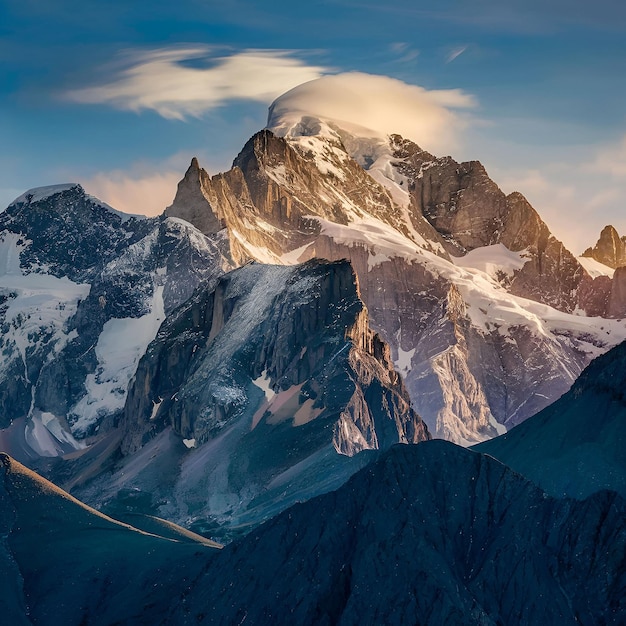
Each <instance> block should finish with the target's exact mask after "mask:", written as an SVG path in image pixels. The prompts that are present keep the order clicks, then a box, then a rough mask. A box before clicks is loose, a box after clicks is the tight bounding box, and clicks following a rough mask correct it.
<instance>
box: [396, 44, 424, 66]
mask: <svg viewBox="0 0 626 626" xmlns="http://www.w3.org/2000/svg"><path fill="white" fill-rule="evenodd" d="M389 49H390V50H391V52H393V53H394V54H397V55H398V57H399V58H398V59H396V61H397V62H399V63H410V62H411V61H415V59H417V57H418V56H419V54H420V51H419V50H418V49H417V48H413V47H412V46H411V44H408V43H406V42H405V41H397V42H395V43H392V44H391V45H390V46H389Z"/></svg>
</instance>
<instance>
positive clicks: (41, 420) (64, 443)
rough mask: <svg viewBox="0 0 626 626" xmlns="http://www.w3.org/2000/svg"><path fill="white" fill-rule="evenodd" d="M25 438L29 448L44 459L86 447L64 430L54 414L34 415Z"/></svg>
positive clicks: (28, 423)
mask: <svg viewBox="0 0 626 626" xmlns="http://www.w3.org/2000/svg"><path fill="white" fill-rule="evenodd" d="M24 437H25V439H26V443H27V444H28V445H29V447H30V448H31V449H32V450H34V451H35V452H36V453H37V454H39V455H40V456H44V457H55V456H60V455H62V454H65V453H67V452H68V451H71V450H82V449H84V448H85V447H86V446H85V444H83V443H80V442H78V441H76V439H74V437H72V435H71V434H70V433H69V432H67V430H65V428H63V426H62V425H61V422H60V421H59V418H58V417H56V415H54V414H52V413H47V412H42V413H38V414H36V415H33V416H32V417H31V419H30V420H29V421H28V422H27V424H26V428H25V431H24Z"/></svg>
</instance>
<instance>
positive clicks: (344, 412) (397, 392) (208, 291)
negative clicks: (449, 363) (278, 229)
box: [78, 260, 429, 533]
mask: <svg viewBox="0 0 626 626" xmlns="http://www.w3.org/2000/svg"><path fill="white" fill-rule="evenodd" d="M123 430H124V434H123V438H122V448H121V449H122V452H123V453H124V454H125V455H126V456H127V458H126V459H125V460H123V461H122V462H121V463H120V464H119V466H118V467H117V468H116V469H115V470H114V473H113V475H112V476H110V475H109V476H104V477H103V478H101V479H99V480H97V481H96V482H95V483H94V484H92V485H88V486H86V487H85V488H84V490H82V491H79V492H78V493H80V494H81V496H82V497H84V498H85V499H86V500H87V501H89V502H91V503H98V504H99V505H100V506H103V505H104V506H108V507H109V508H110V509H111V510H118V511H119V510H120V508H121V507H122V503H121V502H120V499H119V497H118V496H119V492H120V489H123V490H125V491H128V490H135V493H138V492H140V491H143V492H145V493H146V497H147V498H148V500H149V501H150V502H149V505H148V506H149V507H155V508H153V509H152V508H148V512H159V513H160V514H161V515H162V516H166V517H168V518H170V519H176V520H178V521H184V520H186V521H187V523H190V522H192V523H194V524H195V525H196V526H195V527H197V528H203V529H207V528H211V529H212V532H214V533H216V532H221V533H223V532H227V531H228V532H236V529H237V528H238V526H239V525H241V524H244V523H245V524H252V523H254V524H256V523H258V522H259V521H260V520H261V519H263V518H264V517H265V516H266V515H268V510H269V509H268V507H271V510H272V511H276V510H282V509H283V508H285V507H286V506H288V505H289V503H291V502H293V501H295V500H296V499H299V498H300V497H301V495H302V492H303V490H307V491H308V493H310V494H312V493H319V492H320V491H325V490H327V489H328V488H330V486H332V485H337V484H341V482H342V481H344V480H345V479H346V478H347V476H348V475H350V474H351V473H353V472H354V471H356V470H357V469H358V468H359V467H361V466H362V464H363V462H364V461H365V460H366V459H367V457H363V456H361V455H359V457H358V458H355V459H354V461H351V460H350V461H348V460H347V459H346V460H341V459H340V456H339V455H346V456H348V457H354V455H356V454H357V453H359V452H362V451H364V450H379V449H386V448H388V447H389V446H391V445H392V444H394V443H398V442H402V443H418V442H420V441H423V440H426V439H428V438H429V434H428V430H427V428H426V426H425V425H424V423H423V422H422V420H421V418H420V417H419V416H418V415H417V414H416V413H415V412H414V411H413V409H412V408H411V406H410V400H409V396H408V393H407V391H406V389H405V387H404V385H403V383H402V380H401V378H400V376H399V374H398V373H397V372H396V371H395V369H394V367H393V364H392V362H391V359H390V354H389V348H388V347H387V346H386V345H385V344H384V343H383V342H382V340H381V339H380V337H378V336H377V335H376V334H375V333H374V332H373V331H372V330H371V329H370V328H369V324H368V315H367V311H366V309H365V307H364V306H363V304H362V302H361V300H360V299H359V294H358V287H357V282H356V277H355V275H354V273H353V271H352V268H351V267H350V265H349V264H348V263H347V262H345V261H342V262H336V263H328V262H321V261H318V260H314V261H310V262H308V263H305V264H303V265H300V266H293V267H290V266H287V267H285V266H268V265H260V264H256V263H253V264H248V265H246V266H244V267H242V268H239V269H238V270H235V271H233V272H230V273H229V274H226V275H225V276H223V277H222V278H220V279H219V280H217V282H216V283H214V284H213V285H211V286H207V287H203V288H200V289H199V290H198V291H197V292H196V294H195V295H194V296H193V297H192V298H191V299H190V300H188V301H187V302H186V303H185V304H184V305H182V306H181V307H180V308H179V309H178V310H177V311H175V312H174V313H173V314H172V315H171V316H169V317H168V319H167V320H166V321H165V323H164V324H163V326H162V327H161V329H160V331H159V333H158V335H157V338H156V339H155V341H154V342H153V343H152V344H151V345H150V347H149V348H148V351H147V352H146V354H145V356H144V357H143V358H142V360H141V362H140V364H139V366H138V368H137V372H136V375H135V377H134V379H133V381H132V384H131V387H130V390H129V394H128V400H127V402H126V407H125V411H124V420H123ZM171 433H176V434H177V435H178V436H179V439H178V442H179V446H180V447H179V448H176V449H172V450H171V449H170V448H168V450H169V451H168V452H165V451H164V446H165V445H166V443H165V442H167V441H168V437H170V434H171ZM181 440H182V441H184V443H185V445H186V446H187V447H188V448H190V450H189V451H188V452H187V454H185V453H184V451H185V450H186V448H185V447H184V446H183V445H182V443H180V442H181ZM168 445H169V444H168ZM157 449H158V450H161V452H159V453H158V454H155V451H156V450H157ZM337 453H339V455H337ZM170 454H171V455H172V458H179V459H180V460H179V461H178V463H179V464H180V469H179V470H177V471H175V472H174V473H173V474H169V475H168V476H167V477H163V481H161V480H160V479H159V480H154V479H150V480H148V478H147V477H148V476H149V475H151V474H153V473H154V472H159V471H161V468H162V466H163V463H164V461H163V459H164V456H168V455H170ZM153 456H156V460H154V461H152V460H150V459H151V458H152V457H153ZM130 466H133V467H134V468H135V469H134V470H133V472H135V473H134V474H133V473H132V472H129V471H128V467H130ZM168 466H169V464H168ZM169 467H170V469H169V470H168V472H170V471H171V466H169ZM137 468H140V473H141V475H140V476H138V475H137V473H136V472H137ZM129 474H130V475H129ZM287 477H289V479H288V481H287ZM307 483H308V484H307ZM277 491H278V492H279V493H280V497H277ZM116 507H117V508H116ZM215 523H221V524H225V525H226V529H222V530H215V529H213V528H212V525H213V524H215ZM229 529H230V530H229Z"/></svg>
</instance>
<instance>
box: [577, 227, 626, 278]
mask: <svg viewBox="0 0 626 626" xmlns="http://www.w3.org/2000/svg"><path fill="white" fill-rule="evenodd" d="M583 256H586V257H591V258H592V259H595V260H596V261H599V262H600V263H603V264H604V265H608V266H609V267H612V268H613V269H617V268H618V267H622V266H624V265H626V237H620V236H619V233H618V232H617V230H615V228H614V227H613V226H611V225H610V224H609V225H608V226H605V227H604V228H603V229H602V232H601V233H600V239H598V241H597V243H596V245H595V246H594V247H593V248H587V249H586V250H585V251H584V252H583Z"/></svg>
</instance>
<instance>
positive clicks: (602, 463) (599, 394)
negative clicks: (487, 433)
mask: <svg viewBox="0 0 626 626" xmlns="http://www.w3.org/2000/svg"><path fill="white" fill-rule="evenodd" d="M625 372H626V343H622V344H620V345H619V346H617V347H615V348H613V349H612V350H610V351H609V352H607V353H606V354H604V355H602V356H599V357H598V358H597V359H595V360H594V361H592V363H591V364H590V365H589V366H588V367H587V368H586V369H585V371H584V372H583V373H582V374H581V375H580V377H579V378H578V380H577V381H576V382H575V383H574V385H573V386H572V388H571V389H570V390H569V391H568V392H567V393H566V394H565V395H564V396H563V397H562V398H560V399H559V400H557V401H556V402H555V403H554V404H552V405H551V406H549V407H548V408H547V409H544V410H543V411H542V412H540V413H539V414H537V415H535V416H534V417H531V418H530V419H528V420H527V421H526V422H524V423H523V424H521V425H520V426H518V427H517V428H515V429H513V430H512V431H511V432H509V433H506V434H505V435H503V436H502V437H498V438H497V439H492V440H491V441H486V442H484V443H482V444H480V445H478V446H476V450H478V451H480V452H484V453H486V454H490V455H491V456H493V457H495V458H497V459H499V460H500V461H502V462H503V463H506V464H507V465H508V466H509V467H511V468H513V469H514V470H515V471H517V472H519V473H520V474H523V475H524V476H526V477H527V478H529V479H531V480H532V481H534V482H535V483H537V484H538V485H540V486H541V488H542V489H545V490H546V491H548V492H549V493H551V494H553V495H555V496H563V495H568V496H571V497H575V498H585V497H587V496H588V495H590V494H593V493H596V492H598V491H600V490H602V489H610V490H612V491H616V492H618V493H619V494H620V495H622V496H623V497H626V458H625V457H624V449H625V446H626V434H625V429H624V425H625V424H626V399H625V397H624V389H626V375H625Z"/></svg>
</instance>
